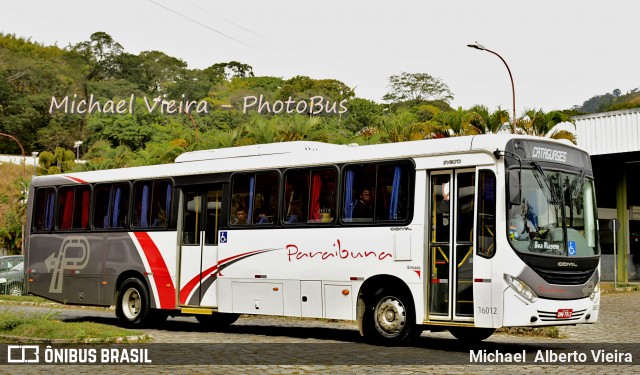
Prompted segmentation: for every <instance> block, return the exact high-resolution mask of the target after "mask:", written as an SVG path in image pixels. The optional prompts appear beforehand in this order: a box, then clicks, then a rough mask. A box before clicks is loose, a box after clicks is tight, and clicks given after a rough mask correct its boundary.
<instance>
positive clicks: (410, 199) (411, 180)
mask: <svg viewBox="0 0 640 375" xmlns="http://www.w3.org/2000/svg"><path fill="white" fill-rule="evenodd" d="M364 165H374V166H375V168H376V176H375V187H374V189H375V190H376V191H375V192H372V194H373V199H374V207H373V220H372V221H364V222H363V221H357V222H349V221H345V220H344V212H343V211H344V196H345V191H346V190H345V186H344V183H345V181H346V179H345V177H344V174H345V173H346V169H347V168H349V167H350V166H364ZM386 165H400V166H402V165H406V166H407V167H408V169H409V176H407V185H408V189H407V217H406V218H405V219H404V220H376V218H375V214H376V201H377V199H378V197H377V194H378V192H377V190H378V169H379V167H380V166H386ZM338 183H339V184H340V185H339V187H338V192H339V196H338V199H337V201H338V208H337V211H338V212H337V213H336V214H337V215H338V217H339V218H338V220H336V222H339V223H340V225H342V226H345V227H357V226H367V227H369V226H387V227H388V226H406V225H409V224H410V223H411V222H412V221H413V214H414V205H415V184H416V164H415V161H414V160H413V159H394V160H382V161H377V162H350V163H344V164H342V165H341V166H340V174H339V178H338Z"/></svg>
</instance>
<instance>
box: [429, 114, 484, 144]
mask: <svg viewBox="0 0 640 375" xmlns="http://www.w3.org/2000/svg"><path fill="white" fill-rule="evenodd" d="M433 119H434V120H435V121H437V122H438V123H440V124H442V125H444V126H446V127H448V128H449V132H448V133H449V134H445V135H444V136H454V137H455V136H461V135H473V134H482V133H484V129H483V128H482V125H481V123H482V118H481V116H480V115H479V114H477V113H476V112H473V111H470V110H466V109H462V107H458V109H457V110H455V111H447V112H440V113H438V114H437V115H435V116H434V117H433Z"/></svg>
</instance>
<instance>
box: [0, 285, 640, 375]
mask: <svg viewBox="0 0 640 375" xmlns="http://www.w3.org/2000/svg"><path fill="white" fill-rule="evenodd" d="M602 298H603V302H602V307H601V309H602V311H601V315H600V321H599V322H598V323H597V324H592V325H580V326H574V327H563V328H561V333H562V336H563V338H561V339H545V338H537V337H517V336H511V335H506V334H496V335H494V336H492V337H491V338H489V339H488V340H486V342H485V343H483V344H482V345H481V346H479V347H477V348H476V347H469V346H465V344H464V343H461V342H460V341H458V340H456V339H454V338H453V337H452V336H451V335H450V334H449V333H447V332H438V333H431V332H426V333H423V334H422V336H421V337H420V338H419V339H418V340H417V341H416V342H415V343H414V344H413V345H411V346H410V347H405V348H385V347H376V346H371V345H368V344H366V343H364V342H363V340H362V339H361V338H360V336H359V334H358V332H357V327H356V325H355V324H353V323H350V322H327V321H322V320H309V319H285V318H278V317H249V316H247V317H243V318H241V319H240V320H239V321H238V322H237V323H235V324H234V325H233V326H231V327H229V328H227V329H225V330H224V331H223V332H220V331H217V332H216V331H207V330H206V329H205V328H204V327H203V326H202V325H200V324H199V323H197V322H196V320H195V319H194V318H185V317H181V318H171V319H169V320H168V321H167V322H166V323H164V324H163V325H162V326H161V327H159V328H154V329H145V330H144V332H145V333H146V334H149V335H151V336H153V338H154V339H155V343H154V344H153V347H154V348H158V347H160V348H161V349H162V351H160V352H158V351H157V350H156V351H154V352H152V354H153V357H154V361H155V363H158V362H163V363H193V362H195V361H198V360H201V359H202V358H207V357H209V358H213V360H212V362H215V363H217V364H218V365H208V366H205V365H200V366H193V365H162V366H156V365H147V366H73V367H72V368H71V370H73V372H74V373H79V374H81V373H95V372H96V370H98V369H100V370H101V371H109V372H114V371H115V372H117V373H129V372H136V373H157V372H162V373H164V372H169V371H170V372H172V373H185V374H197V373H216V374H219V373H229V374H236V373H250V372H251V373H255V372H260V373H263V372H264V373H268V374H269V373H277V374H280V373H285V374H305V373H385V372H394V373H399V374H414V373H446V374H451V373H459V374H466V373H469V374H471V373H473V374H479V373H488V374H493V373H509V374H511V373H532V374H533V373H535V374H537V373H542V372H543V373H552V374H553V373H566V372H570V371H571V372H576V371H579V372H580V373H630V374H632V373H633V374H635V373H638V372H639V371H640V366H638V365H619V364H616V365H589V364H583V363H575V362H576V361H574V363H573V364H571V365H566V364H560V365H541V364H539V363H533V362H534V359H535V358H534V357H535V356H536V354H537V353H538V351H541V352H542V353H543V354H544V353H546V351H547V350H550V351H551V353H552V354H553V353H556V354H557V353H562V352H563V351H568V352H571V351H572V350H576V353H578V354H580V353H584V354H585V355H588V356H589V357H591V355H592V354H591V350H595V353H596V354H597V353H598V350H600V349H602V350H605V351H606V352H607V353H611V354H612V355H613V356H614V357H615V356H616V353H623V354H624V353H632V354H633V355H634V358H633V359H634V363H640V354H638V353H637V351H638V349H639V348H640V324H638V323H640V322H639V319H640V314H638V312H639V311H640V292H629V293H616V294H606V295H603V297H602ZM11 308H15V307H11ZM19 308H20V309H27V308H26V307H19ZM33 309H34V308H29V310H33ZM37 309H39V310H43V308H37ZM44 310H49V308H44ZM60 316H61V317H62V318H63V319H66V320H91V321H97V322H101V323H106V324H116V320H115V318H114V316H113V313H112V311H106V310H102V309H77V308H66V309H62V310H60ZM470 350H478V351H480V350H485V351H486V352H488V353H493V352H496V351H497V352H500V353H502V354H506V353H520V352H522V351H523V350H524V351H526V358H527V363H525V364H518V365H497V364H493V363H485V364H482V365H477V364H469V351H470ZM163 352H164V354H163ZM283 358H290V359H291V361H290V363H288V362H287V361H286V360H283ZM619 358H621V359H622V360H624V359H625V358H624V357H622V354H620V357H619ZM221 363H222V364H224V363H232V365H220V364H221ZM269 363H277V364H271V365H268V364H269ZM353 363H355V364H353ZM431 363H434V364H431ZM443 363H446V364H443ZM436 364H437V365H436ZM5 369H6V370H14V371H21V372H23V373H41V372H42V373H50V372H51V370H53V371H54V372H56V373H58V372H60V373H65V372H68V370H70V369H69V367H68V366H57V367H52V366H33V367H28V368H25V367H15V366H11V367H9V366H5V367H4V368H3V367H0V372H4V371H3V370H5ZM25 370H26V371H25Z"/></svg>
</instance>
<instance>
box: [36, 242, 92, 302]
mask: <svg viewBox="0 0 640 375" xmlns="http://www.w3.org/2000/svg"><path fill="white" fill-rule="evenodd" d="M44 263H45V266H46V267H47V271H48V272H50V273H52V276H51V284H50V285H49V293H62V282H63V277H62V276H63V275H64V271H79V270H82V269H84V268H85V267H87V264H88V263H89V241H88V240H87V238H86V237H82V236H71V237H67V238H66V239H65V240H64V241H63V242H62V245H60V250H59V251H58V252H57V253H53V254H51V256H49V257H48V258H47V260H45V262H44Z"/></svg>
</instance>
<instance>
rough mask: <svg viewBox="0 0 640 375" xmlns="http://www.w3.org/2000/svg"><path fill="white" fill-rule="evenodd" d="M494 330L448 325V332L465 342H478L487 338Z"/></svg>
mask: <svg viewBox="0 0 640 375" xmlns="http://www.w3.org/2000/svg"><path fill="white" fill-rule="evenodd" d="M495 331H496V329H495V328H474V327H449V332H450V333H451V334H452V335H453V337H455V338H457V339H458V340H461V341H465V342H478V341H482V340H484V339H488V338H489V336H491V335H493V333H494V332H495Z"/></svg>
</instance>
